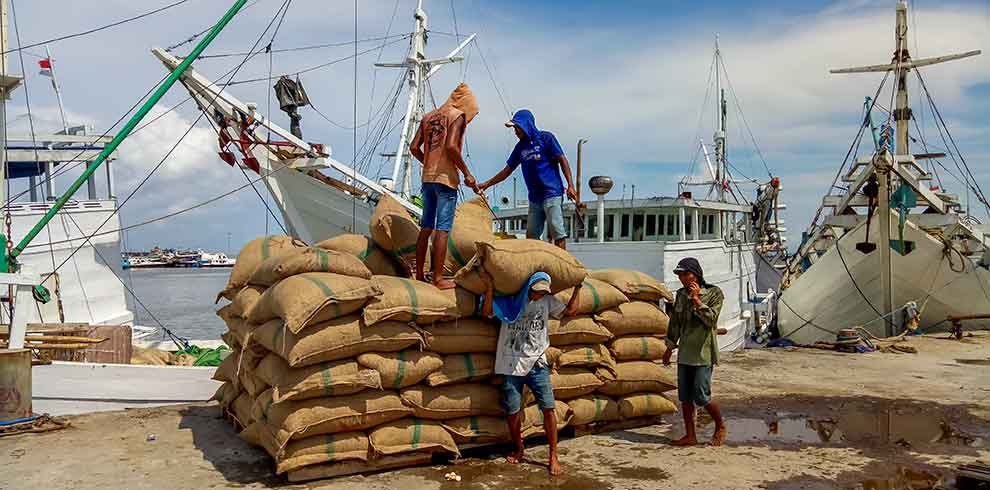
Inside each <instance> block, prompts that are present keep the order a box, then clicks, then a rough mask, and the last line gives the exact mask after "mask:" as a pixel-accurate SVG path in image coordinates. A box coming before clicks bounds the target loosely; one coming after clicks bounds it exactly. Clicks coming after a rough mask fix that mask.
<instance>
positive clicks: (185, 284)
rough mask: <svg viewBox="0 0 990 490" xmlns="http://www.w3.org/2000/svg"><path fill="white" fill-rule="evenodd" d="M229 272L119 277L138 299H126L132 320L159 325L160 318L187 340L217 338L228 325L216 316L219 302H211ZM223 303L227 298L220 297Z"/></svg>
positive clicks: (187, 271) (145, 272) (131, 273)
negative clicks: (129, 306)
mask: <svg viewBox="0 0 990 490" xmlns="http://www.w3.org/2000/svg"><path fill="white" fill-rule="evenodd" d="M230 271H231V269H229V268H215V269H214V268H209V269H131V270H127V271H124V273H123V276H122V279H123V280H124V281H125V282H126V283H127V284H128V285H129V286H131V289H132V290H133V291H134V294H135V296H136V298H137V300H134V299H133V298H128V299H129V300H130V302H131V308H132V311H134V315H135V316H136V321H135V323H136V324H137V325H142V326H148V327H158V326H159V321H160V322H161V324H164V325H165V326H166V327H167V328H168V329H169V330H171V331H173V332H175V334H176V335H179V336H181V337H185V338H187V339H194V340H219V339H220V334H222V333H223V332H224V331H225V330H226V329H227V327H226V325H224V323H223V320H221V319H220V318H219V317H218V316H217V315H216V310H217V308H218V307H219V305H216V304H214V301H215V300H216V297H217V293H219V292H220V291H221V290H222V289H223V288H224V286H226V285H227V278H229V277H230ZM142 303H143V304H144V306H142V305H141V304H142ZM224 303H226V300H221V304H224ZM156 319H157V321H156Z"/></svg>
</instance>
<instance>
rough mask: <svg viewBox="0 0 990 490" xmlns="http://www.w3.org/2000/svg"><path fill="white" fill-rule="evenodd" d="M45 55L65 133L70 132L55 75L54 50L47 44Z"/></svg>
mask: <svg viewBox="0 0 990 490" xmlns="http://www.w3.org/2000/svg"><path fill="white" fill-rule="evenodd" d="M45 56H47V57H48V70H49V71H51V72H52V88H54V89H55V98H56V99H58V112H59V114H61V116H62V129H63V130H65V134H69V121H68V120H66V119H65V108H64V107H63V106H62V91H61V90H59V88H58V78H57V77H56V76H55V63H54V62H52V52H51V50H50V49H48V45H47V44H46V45H45Z"/></svg>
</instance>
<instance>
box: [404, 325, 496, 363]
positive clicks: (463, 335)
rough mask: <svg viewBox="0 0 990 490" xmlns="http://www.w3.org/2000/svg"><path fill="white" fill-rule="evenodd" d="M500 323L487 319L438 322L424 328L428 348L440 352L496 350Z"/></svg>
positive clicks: (455, 352) (463, 352) (459, 352)
mask: <svg viewBox="0 0 990 490" xmlns="http://www.w3.org/2000/svg"><path fill="white" fill-rule="evenodd" d="M498 331H499V325H498V324H496V323H494V322H493V321H491V320H486V319H475V318H471V319H466V320H458V321H454V322H445V323H437V324H436V325H433V326H430V327H426V328H424V329H423V339H424V340H425V341H426V349H427V350H430V351H433V352H437V353H440V354H465V353H469V352H495V350H496V348H497V347H498Z"/></svg>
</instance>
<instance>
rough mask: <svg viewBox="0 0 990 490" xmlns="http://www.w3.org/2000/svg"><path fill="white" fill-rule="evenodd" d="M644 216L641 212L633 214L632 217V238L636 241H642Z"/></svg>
mask: <svg viewBox="0 0 990 490" xmlns="http://www.w3.org/2000/svg"><path fill="white" fill-rule="evenodd" d="M645 218H646V216H645V215H642V214H634V215H633V217H632V227H633V233H632V239H633V240H635V241H637V242H641V241H643V221H644V219H645Z"/></svg>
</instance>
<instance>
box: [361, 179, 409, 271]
mask: <svg viewBox="0 0 990 490" xmlns="http://www.w3.org/2000/svg"><path fill="white" fill-rule="evenodd" d="M368 227H369V231H370V232H371V239H372V240H374V241H375V243H376V244H378V246H379V247H381V248H383V249H384V250H385V251H387V252H389V254H390V255H392V256H393V257H395V259H396V260H398V262H399V265H400V266H401V267H403V268H404V269H405V272H406V273H407V274H408V273H409V272H411V271H415V270H416V239H417V238H419V221H418V220H417V219H416V218H414V217H413V215H412V214H410V213H409V211H407V210H406V208H404V207H402V204H399V201H396V200H395V199H394V198H392V197H391V196H389V195H388V194H384V195H382V197H381V199H379V200H378V205H377V206H375V211H374V212H373V213H372V214H371V221H369V222H368Z"/></svg>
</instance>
